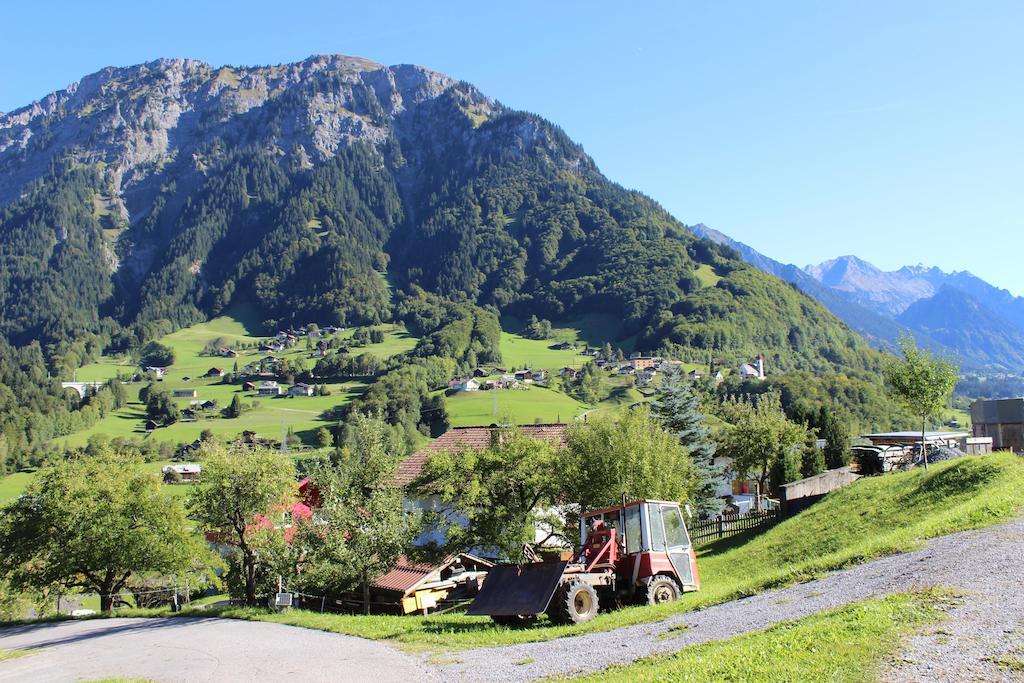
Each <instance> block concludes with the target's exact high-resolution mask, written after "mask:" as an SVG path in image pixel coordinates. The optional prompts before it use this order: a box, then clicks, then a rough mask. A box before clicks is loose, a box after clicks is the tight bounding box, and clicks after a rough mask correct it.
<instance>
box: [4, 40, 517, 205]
mask: <svg viewBox="0 0 1024 683" xmlns="http://www.w3.org/2000/svg"><path fill="white" fill-rule="evenodd" d="M455 85H456V81H454V80H453V79H451V78H449V77H448V76H445V75H443V74H440V73H437V72H434V71H431V70H429V69H425V68H423V67H418V66H409V65H401V66H392V67H384V66H381V65H380V64H375V63H373V62H370V61H368V60H365V59H359V58H353V57H344V56H340V55H321V56H315V57H310V58H309V59H306V60H305V61H302V62H298V63H295V64H285V65H281V66H268V67H252V68H241V67H238V68H236V67H222V68H219V69H215V68H213V67H211V66H210V65H209V64H206V63H205V62H200V61H196V60H191V59H160V60H156V61H153V62H148V63H146V64H140V65H137V66H131V67H125V68H106V69H103V70H102V71H99V72H97V73H94V74H92V75H90V76H86V77H85V78H83V79H82V80H81V81H79V82H78V83H74V84H72V85H70V86H68V87H67V88H65V89H64V90H61V91H58V92H55V93H52V94H50V95H48V96H47V97H45V98H43V99H41V100H39V101H37V102H33V103H32V104H30V105H28V106H27V107H23V108H21V109H18V110H16V111H13V112H10V113H8V114H0V206H2V205H3V204H6V203H8V202H10V201H11V200H12V199H13V198H15V197H17V196H18V195H19V193H20V192H21V191H22V188H24V186H25V185H26V184H28V183H29V182H31V181H32V180H34V179H36V178H39V177H41V176H42V175H44V174H45V173H46V172H47V169H48V168H49V165H50V163H51V162H53V161H54V160H57V159H64V158H67V157H69V156H70V157H71V158H73V159H75V160H77V161H78V162H80V163H82V164H96V163H102V164H103V166H104V168H105V180H106V182H107V184H108V186H109V188H110V190H111V194H112V195H113V196H115V197H117V198H118V199H119V200H120V201H119V202H118V203H120V204H121V205H122V206H121V207H119V209H123V197H125V196H126V195H128V196H130V195H131V194H132V193H133V191H135V190H137V189H139V188H140V187H144V185H145V183H146V181H147V180H149V179H151V178H152V177H153V176H154V175H155V174H157V173H158V172H159V171H161V170H162V169H164V168H165V167H166V166H168V165H171V164H178V165H183V164H185V165H193V166H194V167H195V168H196V169H199V170H201V169H202V167H203V164H204V154H206V153H204V152H201V151H200V148H201V147H202V146H203V143H204V142H205V141H206V140H208V139H209V138H211V137H216V136H221V137H225V138H226V139H230V140H231V141H232V143H234V144H237V145H246V144H254V143H260V144H267V145H273V146H275V147H277V148H278V149H279V150H280V152H281V154H287V155H290V156H291V157H294V158H295V159H297V160H298V161H299V163H303V164H316V163H319V162H322V161H324V160H326V159H329V158H331V157H332V156H333V155H334V154H335V153H336V152H337V150H338V148H339V147H342V146H345V145H348V144H351V143H352V142H353V141H356V140H361V141H368V142H371V143H374V144H376V145H383V144H384V143H385V142H386V141H387V139H388V137H389V135H390V134H391V130H392V126H393V125H395V121H396V119H398V118H399V117H400V116H401V115H402V114H403V113H405V112H408V111H409V110H412V109H415V108H416V107H417V106H418V105H420V104H421V103H423V102H427V101H430V100H433V99H435V98H437V97H438V96H439V95H441V94H442V93H445V92H447V91H448V90H450V89H451V88H452V87H453V86H455ZM461 96H462V98H463V99H464V100H465V106H466V110H467V113H468V114H469V115H472V116H474V117H477V118H478V119H481V120H482V119H486V118H487V117H489V116H491V115H492V114H493V113H494V112H495V111H497V110H499V109H500V106H499V105H497V104H496V103H495V102H494V101H493V100H491V99H489V98H487V97H484V96H483V95H481V94H480V93H479V92H478V91H476V90H475V89H473V88H471V87H468V86H464V87H463V92H462V93H461ZM207 153H208V152H207Z"/></svg>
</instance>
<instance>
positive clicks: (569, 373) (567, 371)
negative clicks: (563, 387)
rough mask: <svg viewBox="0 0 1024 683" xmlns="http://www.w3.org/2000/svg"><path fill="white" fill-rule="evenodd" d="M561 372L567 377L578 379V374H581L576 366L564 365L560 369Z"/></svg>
mask: <svg viewBox="0 0 1024 683" xmlns="http://www.w3.org/2000/svg"><path fill="white" fill-rule="evenodd" d="M559 374H560V375H561V376H562V377H564V378H566V379H576V375H578V374H580V373H579V370H577V369H576V368H570V367H568V366H567V367H564V368H562V369H561V370H560V371H559Z"/></svg>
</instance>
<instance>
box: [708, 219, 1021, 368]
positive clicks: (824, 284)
mask: <svg viewBox="0 0 1024 683" xmlns="http://www.w3.org/2000/svg"><path fill="white" fill-rule="evenodd" d="M690 229H691V230H692V231H693V233H694V234H696V235H697V236H698V237H705V238H707V239H709V240H711V241H712V242H715V243H717V244H721V245H725V246H729V247H732V248H733V249H735V250H736V251H737V252H739V254H740V256H741V257H742V258H743V260H745V261H747V262H748V263H750V264H752V265H754V266H756V267H757V268H760V269H761V270H763V271H766V272H768V273H771V274H772V275H775V276H776V277H779V278H782V279H783V280H786V281H787V282H790V283H792V284H794V285H796V286H797V287H798V288H800V289H801V290H802V291H803V292H805V293H806V294H809V295H810V296H812V297H814V298H815V299H817V300H818V301H820V302H821V303H822V304H823V305H824V306H825V307H826V308H828V309H829V310H830V311H832V313H833V314H835V315H836V316H837V317H839V318H841V319H842V320H843V321H845V322H846V324H848V325H849V326H850V327H851V328H853V329H855V330H857V331H858V332H860V333H861V334H862V335H864V336H865V337H867V338H868V340H869V341H871V342H872V343H873V344H875V345H877V346H880V347H883V348H887V347H891V346H892V345H893V344H894V343H895V342H896V340H897V339H899V336H900V334H905V333H912V334H913V335H914V337H915V338H916V339H917V341H918V343H920V344H922V345H926V346H928V347H930V348H932V349H935V350H937V351H941V352H943V353H947V354H950V355H953V356H955V357H957V358H959V359H960V360H961V362H962V363H963V365H964V366H965V367H966V368H969V369H988V370H993V369H994V370H1009V371H1020V370H1021V369H1024V297H1015V296H1013V295H1012V294H1011V293H1010V292H1008V291H1007V290H1005V289H1000V288H998V287H995V286H993V285H991V284H989V283H988V282H985V281H984V280H982V279H981V278H979V277H977V276H976V275H973V274H971V273H968V272H966V271H957V272H953V273H946V272H944V271H942V270H940V269H939V268H935V267H931V268H929V267H926V266H920V265H918V266H904V267H903V268H900V269H899V270H895V271H891V272H890V271H883V270H881V269H880V268H878V267H876V266H874V265H872V264H871V263H868V262H867V261H864V260H863V259H860V258H858V257H856V256H841V257H839V258H835V259H832V260H829V261H825V262H824V263H820V264H818V265H809V266H806V267H804V268H800V267H798V266H795V265H793V264H786V263H782V262H780V261H776V260H775V259H772V258H770V257H768V256H765V255H764V254H762V253H760V252H759V251H757V250H756V249H754V248H753V247H750V246H749V245H747V244H744V243H742V242H738V241H736V240H734V239H732V238H731V237H729V236H727V235H725V234H723V233H721V232H719V231H717V230H713V229H711V228H709V227H707V226H706V225H702V224H698V225H694V226H690Z"/></svg>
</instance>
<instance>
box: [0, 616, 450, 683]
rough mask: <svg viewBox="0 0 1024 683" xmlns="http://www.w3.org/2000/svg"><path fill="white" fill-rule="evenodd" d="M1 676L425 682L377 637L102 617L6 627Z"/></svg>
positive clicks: (39, 680) (419, 670) (41, 682)
mask: <svg viewBox="0 0 1024 683" xmlns="http://www.w3.org/2000/svg"><path fill="white" fill-rule="evenodd" d="M25 648H33V649H35V648H39V649H40V650H41V651H40V652H37V653H35V654H30V655H26V656H24V657H20V658H18V659H13V660H9V661H6V662H0V681H3V682H4V683H6V682H7V681H11V682H14V681H18V682H19V683H20V682H22V681H32V682H33V683H48V682H50V681H81V680H90V679H100V678H111V677H118V678H146V679H152V680H155V681H160V682H161V683H163V682H165V681H167V682H170V681H246V682H247V683H257V682H260V681H275V682H276V681H286V680H294V681H303V682H304V683H305V682H307V681H375V682H380V683H386V682H389V681H417V680H423V679H425V678H429V677H430V674H429V671H428V670H427V668H426V667H425V665H423V664H422V663H421V662H420V660H418V659H417V658H415V657H412V656H409V655H406V654H403V653H401V652H398V651H397V650H395V649H393V648H391V647H389V646H387V645H384V644H382V643H377V642H373V641H369V640H363V639H361V638H352V637H349V636H340V635H336V634H332V633H324V632H321V631H311V630H307V629H300V628H293V627H291V626H282V625H280V624H267V623H258V622H246V621H234V620H230V619H187V618H175V619H96V620H89V621H69V622H59V623H52V624H40V625H33V626H19V627H13V628H7V629H3V630H0V649H7V650H13V649H25Z"/></svg>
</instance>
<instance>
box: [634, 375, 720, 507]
mask: <svg viewBox="0 0 1024 683" xmlns="http://www.w3.org/2000/svg"><path fill="white" fill-rule="evenodd" d="M651 415H652V416H653V417H654V418H655V419H657V420H659V421H660V422H661V424H662V426H663V427H664V428H665V429H667V430H668V431H669V432H671V433H672V434H673V435H675V437H676V438H677V439H679V443H681V444H682V445H683V447H684V448H686V450H687V452H689V454H690V459H691V460H692V461H693V470H694V476H695V478H696V485H695V488H694V492H693V495H694V503H695V506H696V508H697V511H698V513H700V514H701V515H703V516H710V515H716V514H718V513H719V512H721V511H722V507H723V501H722V499H721V498H720V497H719V492H720V490H721V489H722V487H723V486H724V485H725V483H726V478H725V473H724V472H723V471H722V468H721V467H719V466H717V465H715V444H714V443H712V441H711V435H710V432H709V430H708V428H707V427H706V426H705V425H704V415H703V414H702V413H701V411H700V397H699V396H698V395H697V392H696V391H695V389H694V387H693V384H692V383H691V382H690V381H689V380H688V379H687V378H686V373H685V371H684V370H683V369H682V367H681V366H669V368H668V369H667V370H665V372H664V374H663V375H662V378H661V388H660V395H659V396H658V399H657V400H656V401H654V402H653V403H652V404H651Z"/></svg>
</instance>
